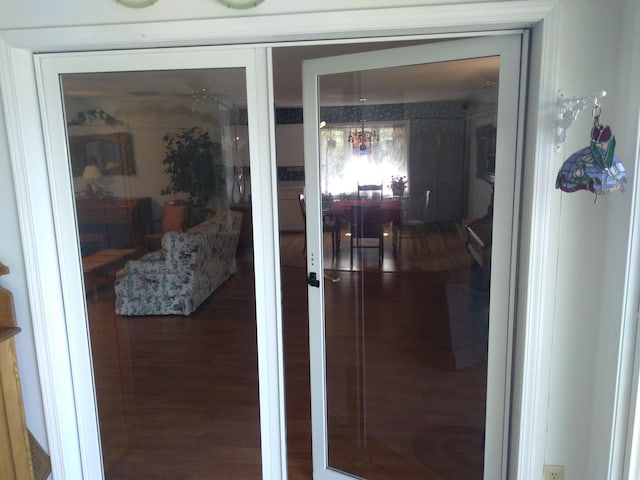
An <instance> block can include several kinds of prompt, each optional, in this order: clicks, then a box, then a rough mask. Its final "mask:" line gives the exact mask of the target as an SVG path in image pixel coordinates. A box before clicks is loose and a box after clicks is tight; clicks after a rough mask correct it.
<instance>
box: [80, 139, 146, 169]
mask: <svg viewBox="0 0 640 480" xmlns="http://www.w3.org/2000/svg"><path fill="white" fill-rule="evenodd" d="M69 155H70V157H71V170H72V172H73V176H74V177H81V176H82V174H83V172H84V169H85V167H87V166H89V165H95V166H97V167H98V169H99V170H100V172H101V173H102V175H134V174H135V173H136V164H135V158H134V155H133V136H132V135H131V133H128V132H118V133H105V134H92V135H77V136H70V137H69Z"/></svg>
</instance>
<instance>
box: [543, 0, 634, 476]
mask: <svg viewBox="0 0 640 480" xmlns="http://www.w3.org/2000/svg"><path fill="white" fill-rule="evenodd" d="M625 4H626V5H627V8H626V11H625ZM632 10H635V11H636V12H637V11H638V4H637V3H635V4H634V2H633V1H631V2H626V1H618V2H606V3H605V2H598V1H595V0H588V1H585V0H563V2H562V3H561V5H560V6H559V8H558V9H557V12H555V14H557V15H559V18H560V26H561V32H560V42H559V44H558V45H557V48H558V51H559V54H558V58H559V62H558V65H557V78H558V86H559V87H560V88H561V89H563V90H564V91H565V93H566V94H567V95H568V96H583V95H589V94H591V93H594V92H598V91H600V90H606V91H607V92H608V95H607V97H606V98H605V100H604V103H603V107H602V117H601V121H602V122H603V123H605V124H610V125H611V126H612V128H613V132H614V134H616V133H618V136H617V139H618V148H617V149H616V153H617V154H618V156H619V157H620V158H621V159H622V161H623V164H624V165H625V167H626V168H627V170H628V171H629V178H630V180H631V181H632V182H633V172H634V171H635V163H636V159H635V158H632V157H629V156H625V152H626V153H629V152H632V151H633V148H632V145H633V143H634V136H637V128H638V126H637V123H636V125H635V134H634V133H633V131H632V130H626V131H625V130H623V125H622V122H623V119H624V118H625V117H626V114H625V109H626V108H629V105H628V104H627V103H626V102H625V100H624V99H625V97H626V96H627V95H629V94H630V93H631V90H630V86H629V85H628V84H627V86H626V87H625V88H622V89H621V88H620V84H619V78H620V77H624V76H625V72H626V65H627V63H626V62H628V61H629V58H621V57H619V56H618V55H617V52H619V51H621V49H622V47H623V45H624V43H625V42H626V41H627V38H629V37H626V36H623V34H624V33H625V31H624V29H621V25H623V24H624V18H625V15H629V14H631V12H632ZM631 18H633V15H631ZM636 28H638V26H637V25H636ZM626 33H627V34H628V33H629V32H628V31H627V32H626ZM635 52H636V53H635V54H636V55H637V49H636V51H635ZM627 74H628V73H627ZM550 100H551V99H550ZM636 120H637V119H636ZM592 124H593V120H592V116H591V110H588V111H585V112H583V113H582V114H581V116H580V117H579V118H578V120H577V121H576V122H575V123H574V125H573V126H572V127H571V128H570V129H569V131H568V133H567V141H566V144H565V145H564V148H563V150H562V152H560V153H559V154H558V155H556V157H555V158H554V159H553V161H554V164H555V166H556V169H559V168H560V165H561V164H562V162H563V160H564V159H565V158H566V157H567V156H569V155H570V154H571V153H573V152H574V151H576V150H578V149H580V148H583V147H584V146H586V145H588V141H589V131H590V128H591V125H592ZM622 132H624V133H625V134H626V135H620V133H622ZM636 139H637V137H636ZM556 171H557V170H556ZM553 182H554V179H553V178H549V185H550V186H551V185H552V184H553ZM630 187H633V184H631V185H630ZM557 195H558V196H559V198H557V205H559V209H560V213H559V215H560V222H561V223H560V228H559V231H558V238H557V242H558V258H557V262H558V272H557V277H556V281H557V291H556V298H555V318H554V325H553V349H552V352H551V354H552V357H551V365H552V366H551V378H550V379H549V381H550V383H549V385H550V398H549V419H548V433H547V445H546V462H547V463H551V464H554V463H559V464H565V465H566V473H565V476H566V478H579V479H594V480H595V479H604V478H607V469H608V462H609V454H610V451H609V446H610V441H611V431H612V422H613V412H614V395H615V383H616V382H615V380H616V372H617V361H618V350H619V341H620V328H621V322H622V314H623V312H622V302H623V294H624V290H623V287H624V274H625V261H626V258H625V255H624V252H625V250H626V242H627V241H628V235H629V227H630V220H629V219H630V211H631V200H632V194H631V193H626V194H620V193H615V194H612V195H608V196H606V197H602V198H600V199H599V201H598V203H597V204H594V196H593V195H592V194H589V193H586V192H577V193H573V194H567V193H559V192H558V193H557Z"/></svg>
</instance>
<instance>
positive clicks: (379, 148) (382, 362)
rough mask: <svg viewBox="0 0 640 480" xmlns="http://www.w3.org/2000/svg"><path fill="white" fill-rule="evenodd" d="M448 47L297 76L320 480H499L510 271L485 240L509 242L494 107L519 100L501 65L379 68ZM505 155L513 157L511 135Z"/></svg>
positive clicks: (498, 61)
mask: <svg viewBox="0 0 640 480" xmlns="http://www.w3.org/2000/svg"><path fill="white" fill-rule="evenodd" d="M446 45H447V42H444V43H443V44H442V45H436V46H421V47H418V48H420V49H422V50H417V49H416V48H414V47H410V49H397V50H395V51H393V52H391V53H388V52H373V54H371V53H369V54H365V55H362V56H359V55H352V56H349V57H334V58H333V59H331V60H327V59H322V60H317V61H311V62H310V63H313V62H317V64H315V65H313V66H311V65H310V66H309V67H308V68H309V70H314V68H315V72H314V73H317V75H316V76H315V78H316V80H317V96H316V97H315V98H317V105H316V106H315V113H317V123H316V128H317V133H315V132H312V135H313V136H314V137H315V138H313V139H310V143H313V142H314V140H315V141H317V144H316V145H314V147H315V148H313V150H315V152H317V153H315V154H311V151H312V148H310V149H309V150H308V151H307V154H308V155H309V156H312V157H314V158H310V159H309V160H308V161H307V164H306V167H307V171H313V170H314V168H315V169H317V172H318V178H317V179H314V180H313V181H308V182H307V184H306V188H307V194H308V196H309V197H311V199H312V200H311V203H312V204H313V206H314V207H316V206H317V207H316V208H317V210H316V215H315V216H312V215H309V217H308V218H310V223H308V230H309V229H314V228H315V232H316V233H315V236H316V238H318V239H319V242H318V243H317V244H316V245H317V248H318V250H317V251H318V252H319V256H320V261H318V259H316V258H315V256H316V250H315V245H314V243H313V241H311V242H310V247H309V252H308V260H307V263H308V268H309V270H310V271H311V272H313V271H314V266H315V268H317V269H320V271H322V272H323V274H324V281H323V282H322V283H321V284H320V285H319V286H318V287H319V288H317V289H316V288H314V287H313V286H312V287H310V289H309V292H310V293H309V294H310V304H311V310H310V317H311V326H310V330H311V345H312V347H311V350H312V360H311V361H312V376H313V378H312V384H313V385H315V387H314V388H316V391H315V394H314V396H312V406H313V409H314V413H313V419H314V425H313V429H314V474H316V475H317V478H318V479H341V478H348V477H358V478H366V479H369V480H374V479H380V480H382V479H385V480H386V479H396V478H416V479H417V478H425V479H427V478H439V479H440V478H441V479H447V480H449V479H465V480H468V479H483V478H487V479H488V478H491V479H495V478H500V477H501V475H502V473H501V472H502V470H501V465H502V462H501V461H500V458H501V456H502V445H503V441H504V438H503V435H502V432H503V431H504V430H503V426H504V422H505V418H506V416H505V415H506V414H505V411H506V410H505V406H504V404H502V403H492V404H491V409H489V410H488V409H487V405H488V404H489V403H488V402H489V400H488V399H493V398H495V396H496V395H498V396H499V395H502V392H504V391H505V388H506V385H505V380H504V379H505V378H506V377H505V371H506V368H507V366H506V363H505V360H504V359H505V358H506V355H505V354H504V352H505V351H506V349H507V345H508V337H507V328H506V325H507V322H506V321H505V319H506V316H502V313H500V314H497V315H496V314H495V313H494V314H492V315H493V316H491V315H490V311H493V312H498V311H499V312H502V311H503V309H504V306H505V305H508V304H509V297H508V295H505V293H504V291H498V292H497V294H496V291H495V287H494V285H493V282H494V278H498V279H501V281H502V279H504V278H505V276H506V277H507V278H508V276H509V264H510V259H508V258H505V257H504V256H502V258H500V259H499V260H498V261H497V263H495V262H496V260H495V257H494V256H493V255H492V245H493V243H492V241H493V240H494V239H495V238H499V239H500V240H499V242H504V241H505V239H506V241H507V243H508V242H510V241H511V233H510V232H511V227H509V228H508V230H504V231H499V233H496V232H497V230H496V229H495V228H494V227H495V225H496V224H495V223H494V216H495V215H494V206H493V204H494V186H496V185H499V186H500V188H501V189H503V188H505V187H506V191H511V192H512V191H513V171H514V160H513V158H514V157H513V156H512V157H511V158H510V159H508V160H505V159H504V157H501V160H500V163H499V165H504V167H505V168H504V169H500V168H496V165H497V164H496V135H497V134H496V131H500V129H501V128H502V125H503V124H502V123H501V122H500V121H499V119H504V118H505V117H504V116H503V115H504V113H502V115H499V107H500V108H501V109H502V108H503V102H504V99H505V97H504V93H503V96H501V94H500V91H501V90H503V89H504V91H508V92H515V91H517V88H515V89H512V86H513V84H515V85H517V79H518V75H517V74H516V75H515V76H514V75H511V76H508V77H505V76H504V75H502V71H503V70H504V69H505V68H506V67H505V63H504V59H503V58H501V56H500V55H498V54H492V55H478V56H473V58H469V57H472V55H471V54H470V53H469V54H467V55H460V53H457V54H452V55H451V59H446V54H443V55H440V57H441V60H439V61H431V63H422V61H415V60H413V61H412V60H411V58H413V59H415V58H421V57H420V56H418V55H415V56H412V57H411V56H410V57H411V58H409V59H408V60H407V61H406V64H404V65H403V64H402V62H403V60H402V58H401V59H399V60H397V61H395V63H394V61H389V60H388V59H390V58H393V54H394V53H395V54H397V55H398V56H402V55H403V54H404V53H403V52H402V50H410V51H411V52H413V53H416V52H418V51H421V52H423V55H422V58H424V59H427V58H429V53H428V52H429V51H430V50H433V49H435V50H437V51H439V49H442V50H446V48H447V47H446ZM376 54H378V55H379V57H378V58H376ZM436 56H438V55H436ZM342 60H344V61H342ZM322 62H324V63H322ZM387 63H391V64H392V65H391V66H388V65H386V64H387ZM329 64H331V65H333V66H332V67H329V68H327V70H329V72H327V71H325V70H323V68H324V67H327V65H329ZM350 65H351V66H350ZM305 78H306V81H310V74H309V75H308V76H307V77H305ZM505 79H507V80H505ZM503 81H505V82H506V83H508V84H510V85H511V86H510V87H507V88H506V89H505V88H504V85H503V84H502V82H503ZM427 85H428V87H427ZM305 86H307V84H306V83H305ZM307 92H308V90H307ZM308 95H309V96H307V97H305V101H306V103H305V118H308V117H307V112H313V111H314V110H312V109H311V108H309V105H310V103H311V95H310V94H308ZM516 98H517V97H512V98H510V101H511V102H512V106H513V105H517V102H516ZM515 112H516V109H515V108H514V109H511V115H512V116H511V117H510V118H511V121H512V122H515V119H516V118H517V117H516V114H515ZM309 130H311V127H310V129H309ZM309 130H308V131H309ZM305 133H306V132H305ZM502 133H503V134H504V133H506V130H505V131H503V132H502ZM502 139H503V140H504V138H502ZM307 140H308V138H305V141H307ZM504 142H505V143H504V144H503V145H504V146H506V145H509V147H508V148H509V150H511V149H513V148H514V145H515V136H513V137H512V138H510V139H507V140H504ZM499 153H500V154H502V153H504V150H502V151H501V152H499ZM315 162H317V163H315ZM502 162H507V163H502ZM316 180H317V184H316V183H315V181H316ZM501 191H503V190H501ZM314 201H315V202H314ZM512 208H513V203H512V204H511V206H510V207H509V208H507V209H506V210H504V209H503V210H500V211H499V215H500V218H501V220H500V222H504V223H505V224H507V225H509V222H510V219H511V217H512V215H513V210H512ZM312 209H313V207H310V208H309V211H311V210H312ZM505 219H506V221H505ZM496 272H497V274H496ZM316 296H319V301H320V302H321V306H320V307H319V306H318V305H315V304H314V299H315V298H316ZM494 304H495V305H494ZM490 318H491V319H492V320H491V322H490ZM490 323H491V325H492V327H491V335H492V336H493V337H492V338H493V342H491V341H490V329H489V325H490ZM495 342H498V343H499V345H498V346H497V347H495V346H493V345H495ZM490 344H491V345H492V347H491V348H490V347H489V345H490ZM314 345H315V346H314ZM496 358H497V359H498V360H497V361H496ZM320 396H322V398H320V399H319V398H318V397H320ZM502 398H504V396H503V397H502ZM319 445H320V446H319ZM318 457H320V458H318ZM485 459H490V460H491V461H490V462H489V463H490V464H489V463H487V464H486V465H485Z"/></svg>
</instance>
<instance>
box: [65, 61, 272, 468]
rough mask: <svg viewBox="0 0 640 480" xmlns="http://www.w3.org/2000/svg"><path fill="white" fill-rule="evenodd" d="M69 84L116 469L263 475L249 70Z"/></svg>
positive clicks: (95, 332)
mask: <svg viewBox="0 0 640 480" xmlns="http://www.w3.org/2000/svg"><path fill="white" fill-rule="evenodd" d="M62 85H63V93H64V108H65V115H66V118H67V119H68V123H67V129H68V145H69V153H70V158H69V162H70V164H69V166H70V168H69V171H70V173H71V175H72V179H71V181H72V182H73V187H74V191H75V194H76V195H75V200H76V204H75V208H76V213H77V226H78V233H79V238H78V242H79V245H80V250H81V254H82V259H81V264H82V269H83V276H84V284H85V290H86V308H87V314H88V323H89V332H90V341H91V350H92V357H93V358H92V360H93V369H94V379H95V389H96V396H97V403H98V416H99V422H100V435H101V445H102V453H103V460H104V470H105V478H107V479H122V478H196V477H201V476H203V475H204V476H206V475H208V474H209V473H210V472H216V475H219V476H220V477H221V478H222V477H225V478H230V477H232V476H239V477H241V478H247V479H249V478H256V479H258V478H261V453H260V429H259V427H260V424H259V406H258V378H257V347H256V330H255V326H256V312H255V290H254V275H253V256H252V253H251V252H252V250H251V245H250V244H247V243H244V242H243V240H242V239H246V238H251V220H250V207H249V206H248V205H249V203H248V200H249V197H248V196H243V197H242V198H238V197H237V196H236V195H233V194H232V189H233V185H234V183H235V176H234V171H236V170H237V169H238V168H240V169H244V170H246V172H247V175H248V173H249V156H248V143H247V117H246V83H245V72H244V69H241V68H238V69H210V70H188V71H163V72H114V73H90V74H70V75H63V76H62ZM205 144H206V145H205ZM167 159H169V160H167ZM247 218H248V219H249V220H248V221H247ZM232 277H233V281H230V279H231V278H232ZM69 328H73V325H70V326H69ZM87 388H91V387H90V386H87ZM234 452H235V453H234ZM239 472H240V473H239Z"/></svg>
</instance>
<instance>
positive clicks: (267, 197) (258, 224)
mask: <svg viewBox="0 0 640 480" xmlns="http://www.w3.org/2000/svg"><path fill="white" fill-rule="evenodd" d="M263 168H264V166H263ZM252 176H253V175H252ZM267 198H268V197H267ZM267 198H265V200H266V199H267ZM254 205H255V204H254ZM254 216H255V212H254ZM254 218H255V217H254ZM258 218H260V217H258ZM258 222H260V220H258ZM258 225H261V224H258ZM254 226H255V225H254ZM258 281H260V280H259V279H258ZM267 290H268V289H267Z"/></svg>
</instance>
